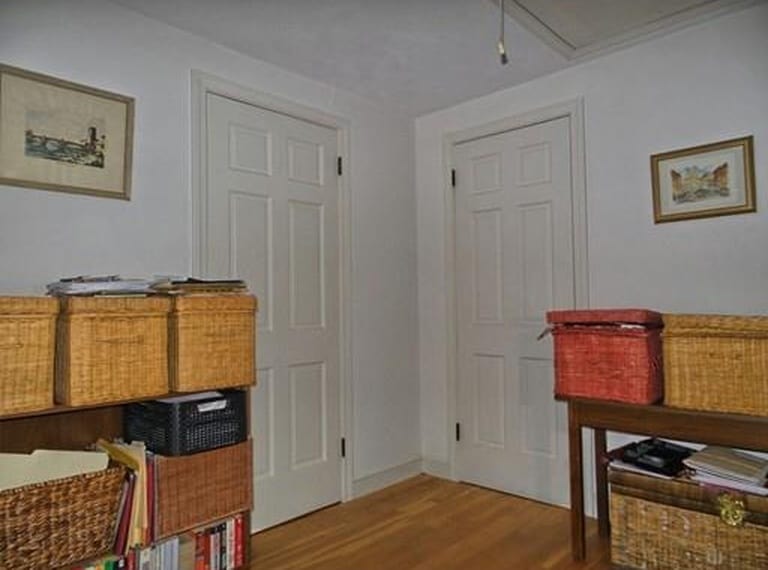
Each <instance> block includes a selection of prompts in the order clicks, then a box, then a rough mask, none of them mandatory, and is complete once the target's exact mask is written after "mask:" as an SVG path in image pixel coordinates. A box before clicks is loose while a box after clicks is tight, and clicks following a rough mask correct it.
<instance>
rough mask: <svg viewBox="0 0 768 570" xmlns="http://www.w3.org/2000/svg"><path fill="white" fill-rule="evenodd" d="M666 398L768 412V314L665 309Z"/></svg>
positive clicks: (709, 407)
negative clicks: (677, 312) (674, 312)
mask: <svg viewBox="0 0 768 570" xmlns="http://www.w3.org/2000/svg"><path fill="white" fill-rule="evenodd" d="M664 323H665V328H664V335H663V339H664V340H663V346H664V392H665V394H664V403H665V404H667V405H669V406H675V407H679V408H688V409H694V410H705V411H716V412H730V413H741V414H752V415H768V317H744V316H732V315H664Z"/></svg>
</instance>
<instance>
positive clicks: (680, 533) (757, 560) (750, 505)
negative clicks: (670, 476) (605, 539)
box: [608, 470, 768, 570]
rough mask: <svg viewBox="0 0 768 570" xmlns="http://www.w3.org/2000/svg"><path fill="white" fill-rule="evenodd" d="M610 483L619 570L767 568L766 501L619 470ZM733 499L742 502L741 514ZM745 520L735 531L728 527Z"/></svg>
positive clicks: (612, 472) (613, 551) (614, 553)
mask: <svg viewBox="0 0 768 570" xmlns="http://www.w3.org/2000/svg"><path fill="white" fill-rule="evenodd" d="M608 477H609V481H610V482H611V496H610V516H611V561H612V562H613V564H614V565H616V566H617V567H619V568H642V569H644V570H668V569H672V568H685V569H686V570H704V569H713V570H715V569H716V570H758V569H759V570H764V569H765V568H768V526H766V525H768V498H766V497H760V496H757V495H752V494H746V495H738V496H734V495H732V494H729V493H726V492H724V491H723V490H717V489H714V488H708V487H702V486H699V485H696V484H695V483H691V482H687V481H682V480H663V479H657V478H654V477H648V476H645V475H640V474H636V473H627V472H622V471H618V470H610V471H609V475H608ZM721 497H723V498H725V500H723V498H721ZM729 498H737V499H738V500H740V501H742V504H743V507H744V509H743V511H742V510H741V506H739V505H735V504H734V503H733V502H731V501H728V499H729ZM742 517H743V520H742V522H741V523H739V524H737V525H736V526H731V525H729V524H727V523H726V522H724V521H725V520H729V521H730V522H731V523H734V522H736V523H738V521H739V519H740V518H742Z"/></svg>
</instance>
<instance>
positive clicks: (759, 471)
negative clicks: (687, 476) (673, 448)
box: [684, 445, 768, 494]
mask: <svg viewBox="0 0 768 570" xmlns="http://www.w3.org/2000/svg"><path fill="white" fill-rule="evenodd" d="M684 463H685V465H686V467H689V468H690V469H693V471H694V473H693V474H692V476H691V478H692V479H694V480H696V481H700V482H702V483H711V484H713V485H721V486H730V487H733V488H738V489H741V490H746V491H753V492H756V493H759V494H768V489H766V488H765V483H766V475H768V460H765V459H761V458H759V457H757V456H755V455H751V454H748V453H745V452H742V451H737V450H735V449H731V448H728V447H718V446H714V445H709V446H707V447H705V448H704V449H702V450H701V451H697V452H696V453H694V454H693V455H691V456H690V457H689V458H688V459H686V460H685V462H684Z"/></svg>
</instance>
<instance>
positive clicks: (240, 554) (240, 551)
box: [235, 514, 245, 568]
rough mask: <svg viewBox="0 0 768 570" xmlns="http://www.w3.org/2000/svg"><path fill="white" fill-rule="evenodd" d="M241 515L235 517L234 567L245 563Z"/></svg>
mask: <svg viewBox="0 0 768 570" xmlns="http://www.w3.org/2000/svg"><path fill="white" fill-rule="evenodd" d="M243 531H244V526H243V515H241V514H240V515H237V516H236V517H235V567H236V568H239V567H240V566H242V565H243V564H244V563H245V537H244V536H243Z"/></svg>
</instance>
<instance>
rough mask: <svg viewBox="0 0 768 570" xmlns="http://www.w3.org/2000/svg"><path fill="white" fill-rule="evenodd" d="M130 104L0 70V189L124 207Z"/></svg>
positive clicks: (115, 96)
mask: <svg viewBox="0 0 768 570" xmlns="http://www.w3.org/2000/svg"><path fill="white" fill-rule="evenodd" d="M133 106H134V101H133V99H132V98H131V97H126V96H123V95H118V94H116V93H110V92H108V91H102V90H100V89H94V88H92V87H87V86H85V85H79V84H77V83H71V82H69V81H63V80H61V79H56V78H54V77H50V76H47V75H42V74H39V73H33V72H30V71H25V70H23V69H18V68H15V67H10V66H6V65H0V184H7V185H11V186H24V187H28V188H42V189H45V190H56V191H60V192H74V193H78V194H90V195H94V196H105V197H109V198H119V199H122V200H128V199H129V198H130V190H131V156H132V150H133Z"/></svg>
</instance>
